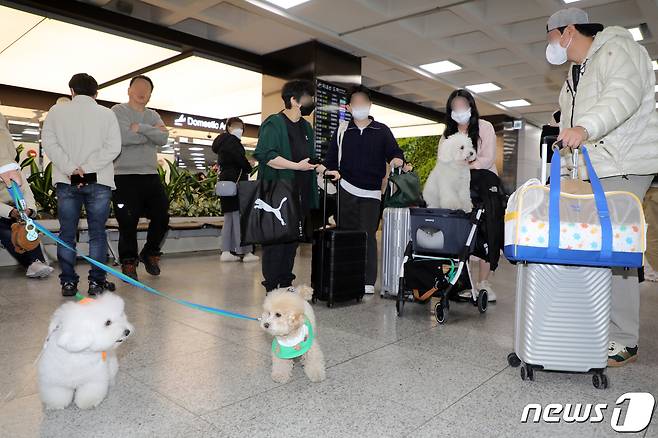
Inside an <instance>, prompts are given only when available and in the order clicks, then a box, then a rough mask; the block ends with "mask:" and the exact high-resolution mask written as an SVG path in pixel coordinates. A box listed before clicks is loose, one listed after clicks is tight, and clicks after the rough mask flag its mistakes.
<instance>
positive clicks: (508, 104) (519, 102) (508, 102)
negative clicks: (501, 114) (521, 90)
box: [500, 99, 530, 108]
mask: <svg viewBox="0 0 658 438" xmlns="http://www.w3.org/2000/svg"><path fill="white" fill-rule="evenodd" d="M500 104H501V105H502V106H504V107H507V108H516V107H519V106H528V105H530V102H528V101H527V100H525V99H516V100H505V101H503V102H500Z"/></svg>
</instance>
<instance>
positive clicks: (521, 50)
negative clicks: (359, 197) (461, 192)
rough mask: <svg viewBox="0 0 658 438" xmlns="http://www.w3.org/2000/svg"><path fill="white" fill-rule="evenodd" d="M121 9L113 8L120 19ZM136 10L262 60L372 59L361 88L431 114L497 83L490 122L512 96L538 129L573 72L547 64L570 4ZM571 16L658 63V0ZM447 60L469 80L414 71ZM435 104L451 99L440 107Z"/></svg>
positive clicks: (483, 101)
mask: <svg viewBox="0 0 658 438" xmlns="http://www.w3.org/2000/svg"><path fill="white" fill-rule="evenodd" d="M115 3H116V2H110V3H108V4H107V7H108V8H110V9H113V8H115ZM133 3H134V4H135V5H136V6H135V10H136V11H141V10H143V9H144V5H148V7H149V8H150V9H151V10H150V12H149V13H150V15H142V17H146V19H153V20H155V21H156V22H157V20H158V19H160V18H159V17H165V21H166V20H167V19H168V20H170V21H171V22H170V23H169V22H167V23H166V25H168V26H177V25H178V26H184V27H185V29H186V30H185V31H188V32H191V33H195V32H196V33H197V34H201V35H207V38H210V39H214V40H216V41H220V42H222V43H225V44H229V45H235V46H237V47H241V48H244V49H247V50H251V51H254V52H257V53H266V52H267V51H271V50H276V49H280V48H283V47H285V46H286V45H288V46H290V45H294V44H298V43H300V42H304V41H309V40H311V39H317V40H319V41H322V42H324V43H327V44H329V45H332V46H334V47H339V48H342V49H344V50H346V51H348V52H350V53H354V54H356V55H358V56H366V58H365V59H364V60H363V63H362V66H363V74H364V78H363V83H365V84H367V85H368V86H372V87H379V88H382V89H388V90H390V92H391V93H392V94H394V95H396V96H402V97H403V98H407V99H410V100H413V101H416V100H417V99H418V98H419V97H426V98H427V99H426V100H423V101H422V103H423V104H424V105H426V106H430V107H436V105H437V103H436V102H441V101H444V97H447V94H449V92H450V89H451V87H454V86H462V85H470V84H474V83H479V82H495V83H497V84H499V85H501V86H502V87H503V89H502V90H501V92H500V93H498V94H490V93H487V94H483V95H481V96H478V97H477V99H478V103H479V105H480V106H481V108H482V111H483V113H487V114H494V113H500V112H502V111H504V110H502V109H500V108H499V107H496V106H495V104H496V103H497V100H496V99H497V98H503V97H508V96H512V97H516V98H526V99H529V100H530V101H531V102H533V105H531V106H530V107H524V108H517V109H515V110H508V111H507V112H508V113H509V114H511V115H514V116H515V117H516V116H518V115H519V114H520V115H527V116H528V117H529V118H531V120H536V118H537V116H536V114H538V113H541V112H548V110H545V111H544V110H543V109H542V106H543V105H551V106H554V105H556V104H555V102H556V99H557V93H558V90H559V89H560V87H561V85H562V83H563V81H564V78H565V75H566V69H567V66H562V67H552V66H550V65H548V63H547V62H546V60H545V49H546V41H545V37H546V33H545V24H546V18H547V17H548V16H549V15H550V14H552V13H553V12H555V11H557V10H559V9H561V8H564V7H565V4H564V2H563V0H473V1H470V2H467V3H464V4H460V5H455V6H448V7H447V8H444V9H437V7H439V6H443V5H450V4H454V3H455V0H434V1H432V0H410V1H400V0H331V1H329V0H309V1H307V2H305V3H303V4H301V5H299V6H296V7H293V8H290V9H288V10H286V11H280V12H279V13H272V12H271V11H269V10H265V9H261V8H259V7H257V5H255V4H253V3H251V2H247V1H243V0H225V1H219V0H216V1H213V0H196V1H192V0H189V1H185V0H142V1H139V0H135V1H134V2H133ZM571 6H575V7H581V8H584V9H585V10H586V11H587V12H588V13H589V14H590V17H591V19H592V20H593V21H599V22H602V23H603V24H605V25H615V24H616V25H623V26H636V25H638V24H639V23H643V22H646V23H647V24H648V25H649V29H650V31H651V33H652V36H651V37H650V38H648V39H647V40H645V41H643V42H642V44H643V45H644V46H645V47H646V48H647V50H648V51H649V54H650V56H651V57H652V58H653V59H658V44H657V42H658V41H657V38H658V2H656V1H655V0H581V1H579V2H576V3H574V4H573V5H571ZM409 14H416V15H414V16H409ZM167 17H168V18H167ZM291 18H292V19H291ZM176 20H177V21H176ZM186 20H193V21H186ZM174 21H176V22H174ZM358 29H361V30H360V31H355V30H358ZM349 31H355V32H349ZM342 32H348V33H347V34H346V35H343V34H342ZM263 35H265V36H266V38H263ZM441 60H451V61H453V62H456V63H458V64H459V65H461V66H462V67H463V70H462V71H459V72H454V73H450V74H444V75H437V76H434V77H426V76H424V75H421V74H419V73H418V71H417V70H416V69H417V67H418V66H419V65H421V64H426V63H430V62H435V61H441ZM386 85H389V86H390V85H392V86H390V87H388V88H387V87H385V86H386ZM435 86H437V88H434V87H435ZM428 90H430V91H428ZM435 90H436V91H435ZM434 95H442V96H443V97H441V98H439V99H437V100H436V101H435V100H434V99H432V98H431V97H432V96H434Z"/></svg>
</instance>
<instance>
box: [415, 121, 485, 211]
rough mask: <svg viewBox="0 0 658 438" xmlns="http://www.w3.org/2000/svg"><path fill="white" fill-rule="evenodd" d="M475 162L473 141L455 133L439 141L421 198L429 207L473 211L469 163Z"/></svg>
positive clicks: (464, 135)
mask: <svg viewBox="0 0 658 438" xmlns="http://www.w3.org/2000/svg"><path fill="white" fill-rule="evenodd" d="M475 159H476V154H475V149H474V148H473V142H472V141H471V139H470V138H469V137H468V136H467V135H466V134H462V133H459V132H458V133H456V134H453V135H451V136H450V137H448V138H443V139H442V140H441V142H440V143H439V154H438V159H437V160H436V166H434V169H432V172H431V173H430V175H429V177H428V178H427V182H426V183H425V187H424V188H423V198H424V199H425V202H427V206H428V207H429V208H442V209H446V210H462V211H464V212H465V213H470V212H471V210H473V203H472V202H471V172H470V168H469V164H470V163H471V162H472V161H473V160H475Z"/></svg>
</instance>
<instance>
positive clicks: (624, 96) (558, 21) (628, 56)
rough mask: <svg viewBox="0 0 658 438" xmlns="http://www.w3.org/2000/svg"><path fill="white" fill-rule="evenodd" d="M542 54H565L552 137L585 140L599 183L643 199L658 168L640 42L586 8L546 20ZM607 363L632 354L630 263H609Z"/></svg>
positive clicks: (558, 60)
mask: <svg viewBox="0 0 658 438" xmlns="http://www.w3.org/2000/svg"><path fill="white" fill-rule="evenodd" d="M546 31H547V39H548V43H549V44H548V47H547V48H546V59H547V60H548V62H550V63H551V64H554V65H561V64H564V63H565V62H567V61H570V62H571V63H572V64H571V68H570V69H569V73H568V75H567V79H566V81H565V83H564V86H563V87H562V91H561V92H560V99H559V100H560V109H561V111H562V116H561V122H560V128H561V129H560V135H559V137H558V139H559V140H562V141H563V143H564V145H565V146H568V147H572V148H577V147H579V146H580V145H583V144H586V145H587V146H588V150H589V152H590V157H591V159H592V164H593V166H594V169H595V170H596V173H597V174H598V176H599V177H600V178H601V184H602V185H603V189H604V190H605V191H614V190H620V191H627V192H631V193H634V194H635V195H637V197H638V198H640V199H643V198H644V195H645V193H646V192H647V189H648V188H649V185H650V184H651V181H652V179H653V176H654V174H656V173H658V112H656V108H655V107H656V101H655V97H654V94H655V82H656V78H655V74H654V72H653V68H652V65H651V59H650V58H649V55H648V53H647V51H646V49H645V48H644V47H642V46H641V45H640V44H638V43H637V42H636V41H635V40H634V39H633V36H632V35H631V33H630V32H629V31H628V30H627V29H625V28H623V27H618V26H612V27H607V28H604V27H603V25H601V24H596V23H590V21H589V17H588V15H587V13H586V12H585V11H583V10H581V9H576V8H569V9H564V10H561V11H558V12H556V13H555V14H553V15H552V16H551V17H550V18H549V19H548V23H547V26H546ZM612 274H613V280H612V312H611V315H610V347H609V352H608V366H621V365H624V364H626V363H628V362H633V361H635V360H637V351H638V347H637V343H638V334H639V325H640V316H639V311H640V289H639V283H638V278H637V271H634V270H623V269H613V271H612Z"/></svg>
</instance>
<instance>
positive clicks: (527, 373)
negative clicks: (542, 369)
mask: <svg viewBox="0 0 658 438" xmlns="http://www.w3.org/2000/svg"><path fill="white" fill-rule="evenodd" d="M520 373H521V380H526V379H528V380H530V381H531V382H534V381H535V370H534V369H533V368H532V365H528V364H527V363H526V364H523V365H521V371H520Z"/></svg>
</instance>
